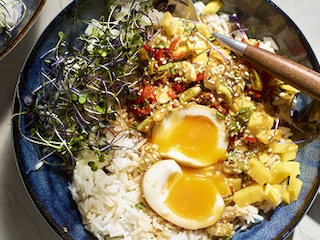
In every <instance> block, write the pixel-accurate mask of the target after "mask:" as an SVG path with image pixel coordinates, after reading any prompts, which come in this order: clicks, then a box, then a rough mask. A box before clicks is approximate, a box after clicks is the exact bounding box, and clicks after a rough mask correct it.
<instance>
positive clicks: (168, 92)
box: [167, 88, 178, 99]
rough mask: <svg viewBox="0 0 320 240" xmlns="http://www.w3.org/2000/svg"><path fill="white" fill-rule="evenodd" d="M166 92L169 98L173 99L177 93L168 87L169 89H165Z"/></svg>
mask: <svg viewBox="0 0 320 240" xmlns="http://www.w3.org/2000/svg"><path fill="white" fill-rule="evenodd" d="M167 94H168V96H169V97H170V98H172V99H175V98H177V97H178V96H177V94H175V92H174V91H173V89H171V88H169V90H168V91H167Z"/></svg>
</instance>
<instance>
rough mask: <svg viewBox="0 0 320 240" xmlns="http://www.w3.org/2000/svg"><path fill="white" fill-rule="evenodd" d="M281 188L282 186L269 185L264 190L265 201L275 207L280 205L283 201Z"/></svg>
mask: <svg viewBox="0 0 320 240" xmlns="http://www.w3.org/2000/svg"><path fill="white" fill-rule="evenodd" d="M281 188H282V186H281V185H280V184H275V185H270V184H267V185H266V187H265V189H264V196H265V199H266V200H267V201H268V202H269V203H271V204H272V205H274V206H277V205H278V204H280V203H281V200H282V196H281Z"/></svg>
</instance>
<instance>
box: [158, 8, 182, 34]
mask: <svg viewBox="0 0 320 240" xmlns="http://www.w3.org/2000/svg"><path fill="white" fill-rule="evenodd" d="M160 25H161V27H162V29H163V30H164V31H165V33H166V34H167V36H168V37H172V36H173V35H175V34H176V33H178V32H179V30H180V28H181V24H180V22H179V21H178V20H176V19H175V18H174V17H173V16H172V15H171V13H170V12H165V13H164V14H163V18H162V20H161V23H160Z"/></svg>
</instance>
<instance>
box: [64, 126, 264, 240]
mask: <svg viewBox="0 0 320 240" xmlns="http://www.w3.org/2000/svg"><path fill="white" fill-rule="evenodd" d="M117 129H118V130H119V127H117ZM124 131H126V130H124ZM137 140H138V139H137V138H136V136H133V135H131V136H130V135H129V134H128V135H126V137H122V138H120V139H118V141H117V146H122V147H123V150H114V151H112V153H110V155H108V157H107V158H106V161H105V162H104V163H99V169H98V170H97V171H92V170H91V168H90V167H89V166H88V162H89V161H96V162H97V157H96V155H95V154H94V152H93V151H89V150H85V151H82V152H81V153H80V155H79V156H78V158H79V160H78V161H77V163H76V167H75V170H74V173H73V181H72V183H70V185H69V189H70V192H71V194H72V197H73V199H74V201H75V202H76V203H77V205H78V209H79V211H80V214H81V216H82V220H83V224H84V225H85V228H86V229H87V230H88V231H89V232H91V233H92V234H93V235H94V236H96V237H97V238H98V239H110V238H112V239H126V240H134V239H137V240H143V239H146V240H150V239H173V240H175V239H176V240H187V239H190V240H191V239H192V240H197V239H199V240H204V239H211V237H212V236H210V234H209V233H208V232H207V230H206V229H202V230H186V229H182V228H179V227H177V226H175V225H174V224H171V223H170V222H167V221H166V220H164V219H163V218H161V217H159V216H158V215H157V214H156V213H155V212H154V211H153V210H152V209H151V208H150V207H149V206H148V205H147V203H146V202H145V201H144V198H143V192H142V187H141V182H142V178H143V168H142V167H141V164H142V165H143V164H144V163H145V158H144V157H142V156H144V155H142V154H141V152H142V150H141V149H139V148H140V146H141V145H137V144H136V143H137V142H136V141H137ZM139 141H140V142H145V141H144V140H143V139H139ZM128 146H130V147H129V148H128ZM134 146H135V147H134ZM103 168H105V169H106V170H107V171H104V170H102V169H103ZM141 203H142V204H143V205H144V206H145V208H142V209H140V208H138V207H137V204H141ZM222 219H224V222H227V224H230V222H233V223H234V224H235V226H234V228H235V229H236V228H240V229H241V230H244V229H245V228H246V227H247V226H249V225H250V224H251V223H256V222H257V221H261V220H262V219H263V218H262V216H260V215H259V213H258V208H256V207H254V206H246V207H243V208H239V207H238V206H237V205H235V206H229V207H226V209H225V212H224V214H223V216H222Z"/></svg>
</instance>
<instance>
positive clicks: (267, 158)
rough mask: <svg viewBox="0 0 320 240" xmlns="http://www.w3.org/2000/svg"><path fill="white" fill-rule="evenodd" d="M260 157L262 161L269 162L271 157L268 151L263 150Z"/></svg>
mask: <svg viewBox="0 0 320 240" xmlns="http://www.w3.org/2000/svg"><path fill="white" fill-rule="evenodd" d="M258 159H259V161H260V162H261V163H263V164H264V163H267V162H268V161H269V160H270V159H271V158H270V156H269V154H268V153H266V152H262V153H260V154H259V155H258Z"/></svg>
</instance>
